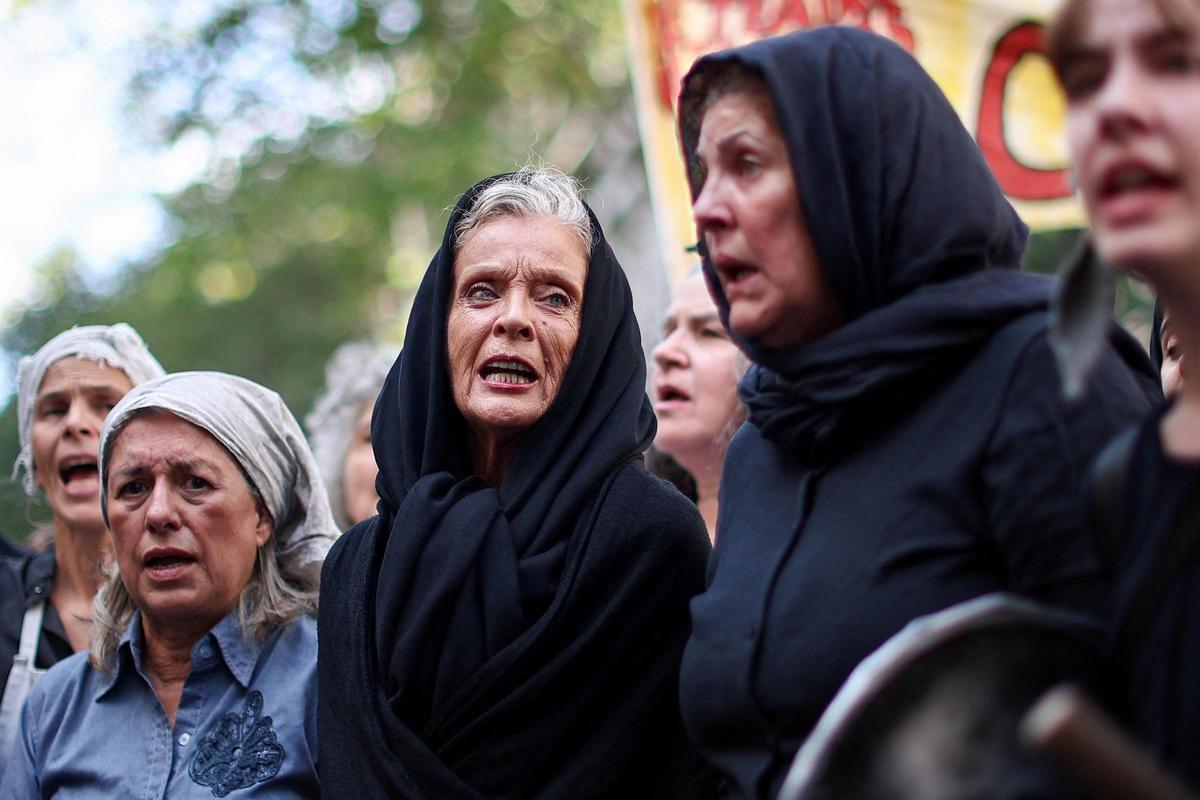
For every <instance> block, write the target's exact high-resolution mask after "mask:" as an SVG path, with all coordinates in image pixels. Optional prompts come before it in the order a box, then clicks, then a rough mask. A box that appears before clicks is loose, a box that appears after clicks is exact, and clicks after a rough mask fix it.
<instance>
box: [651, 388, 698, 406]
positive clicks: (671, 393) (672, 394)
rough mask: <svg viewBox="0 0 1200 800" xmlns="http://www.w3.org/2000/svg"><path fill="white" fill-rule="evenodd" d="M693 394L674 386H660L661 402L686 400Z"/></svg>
mask: <svg viewBox="0 0 1200 800" xmlns="http://www.w3.org/2000/svg"><path fill="white" fill-rule="evenodd" d="M691 399H692V398H691V396H690V395H689V394H688V393H687V392H684V391H682V390H680V389H676V388H675V387H674V386H660V387H659V388H658V400H659V402H661V403H670V402H684V401H687V400H691Z"/></svg>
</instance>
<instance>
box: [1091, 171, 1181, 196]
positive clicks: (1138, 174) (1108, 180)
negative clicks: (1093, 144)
mask: <svg viewBox="0 0 1200 800" xmlns="http://www.w3.org/2000/svg"><path fill="white" fill-rule="evenodd" d="M1177 185H1178V181H1177V180H1175V179H1174V178H1172V177H1170V176H1169V175H1164V174H1163V173H1161V172H1157V171H1155V170H1152V169H1148V168H1146V167H1143V166H1129V167H1125V168H1122V169H1116V170H1113V171H1112V172H1111V173H1110V174H1109V175H1108V176H1106V177H1105V179H1104V183H1103V184H1102V185H1101V187H1100V196H1101V197H1102V198H1104V199H1105V200H1108V199H1112V198H1116V197H1120V196H1122V195H1125V194H1129V193H1132V192H1139V191H1145V190H1147V189H1171V188H1174V187H1175V186H1177Z"/></svg>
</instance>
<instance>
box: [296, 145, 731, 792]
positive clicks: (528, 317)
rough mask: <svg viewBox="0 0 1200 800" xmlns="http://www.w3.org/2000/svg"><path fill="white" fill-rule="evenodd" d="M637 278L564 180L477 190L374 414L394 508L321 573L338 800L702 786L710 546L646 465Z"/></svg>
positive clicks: (428, 279)
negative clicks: (704, 592) (693, 717)
mask: <svg viewBox="0 0 1200 800" xmlns="http://www.w3.org/2000/svg"><path fill="white" fill-rule="evenodd" d="M645 376H646V373H645V362H644V358H643V356H642V351H641V343H640V337H639V334H638V328H637V323H636V321H635V319H634V316H633V306H632V302H631V298H630V293H629V287H628V284H627V282H626V280H625V276H624V274H623V273H622V271H621V268H620V266H619V264H618V263H617V260H616V258H615V257H614V256H613V253H612V251H611V250H610V249H609V246H608V244H607V242H606V241H605V239H604V236H603V234H602V232H601V231H600V227H599V225H598V223H597V222H596V220H595V218H594V217H593V216H592V214H591V213H590V211H589V210H588V209H587V207H586V206H585V205H584V204H583V202H582V200H581V199H580V196H579V190H578V187H577V186H576V184H575V183H574V182H572V181H571V180H570V179H568V178H566V177H565V176H562V175H561V174H558V173H554V172H550V171H546V170H540V169H527V170H522V171H520V172H518V173H514V174H510V175H504V176H499V177H496V178H491V179H488V180H485V181H482V182H481V183H479V184H477V185H476V186H474V187H473V188H472V189H470V190H469V191H468V192H467V193H466V194H465V195H464V196H463V197H462V199H461V200H460V201H459V203H458V205H457V207H456V208H455V210H454V212H453V213H452V215H451V217H450V221H449V224H448V225H447V228H446V235H445V239H444V241H443V243H442V247H441V249H440V250H439V251H438V253H437V255H435V256H434V259H433V261H432V263H431V264H430V266H429V270H428V272H427V273H426V275H425V279H424V281H423V282H422V284H421V288H420V289H419V290H418V293H417V297H416V299H415V301H414V303H413V311H412V316H411V317H410V319H409V324H408V332H407V335H406V338H405V343H404V349H403V351H402V352H401V354H400V357H399V359H398V360H397V361H396V364H395V366H394V367H393V368H392V371H391V373H390V374H389V376H388V378H387V381H386V382H385V384H384V388H383V392H382V394H381V395H380V398H379V401H378V402H377V404H376V409H375V416H374V421H373V424H372V430H371V438H372V442H373V444H374V448H375V457H376V460H377V462H378V464H379V469H380V477H379V483H378V486H379V493H380V498H381V501H380V510H381V513H380V515H379V516H377V517H375V518H373V519H371V520H368V521H366V522H364V523H362V524H360V525H359V526H357V527H355V528H353V529H352V530H351V531H350V532H349V533H347V534H346V535H345V536H344V537H343V538H342V539H341V541H340V542H339V544H338V545H337V546H336V547H335V549H334V551H333V552H332V553H331V555H330V558H329V559H328V561H326V566H325V570H324V572H323V576H322V586H323V587H324V595H323V597H322V603H321V617H320V622H319V633H320V648H321V653H322V658H321V661H320V713H319V723H320V733H321V765H320V769H321V783H322V789H323V792H324V793H325V794H326V796H331V797H351V796H353V797H403V798H436V799H437V800H444V799H446V800H449V799H451V798H502V797H503V798H540V797H545V798H551V797H553V798H561V797H668V798H670V797H704V796H711V795H712V794H713V792H714V790H715V783H713V781H712V779H711V778H710V776H709V773H707V771H706V770H705V769H704V768H703V766H702V764H703V762H702V761H701V759H700V757H699V756H698V754H696V753H695V751H694V750H693V748H692V746H691V745H690V743H689V742H688V741H687V737H686V734H685V732H684V730H683V723H682V720H681V718H680V713H679V706H678V691H677V674H678V667H679V659H680V657H681V653H682V650H683V645H684V642H685V641H686V638H687V630H688V617H687V603H688V601H689V599H690V598H691V597H692V596H693V595H695V594H696V593H698V592H699V591H701V589H702V588H703V574H704V568H705V561H706V558H707V555H708V540H707V537H706V534H705V528H704V523H703V521H702V520H701V518H700V516H699V514H698V513H697V511H696V508H695V507H694V506H693V505H691V504H690V503H688V502H687V501H686V500H685V499H684V498H683V497H682V496H681V495H679V494H678V493H676V492H674V491H673V490H671V489H670V488H669V487H667V485H666V484H665V483H664V482H662V481H660V480H659V479H657V478H655V477H653V476H651V475H649V474H648V473H647V472H646V470H645V468H644V467H643V464H642V455H641V454H642V452H643V451H644V450H645V449H646V448H647V447H648V446H649V444H650V441H651V439H652V438H653V436H654V415H653V412H652V411H651V407H650V402H649V400H648V398H647V397H646V394H645Z"/></svg>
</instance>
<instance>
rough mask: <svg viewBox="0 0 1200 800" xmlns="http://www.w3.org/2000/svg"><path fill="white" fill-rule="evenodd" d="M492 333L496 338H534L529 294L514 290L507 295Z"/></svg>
mask: <svg viewBox="0 0 1200 800" xmlns="http://www.w3.org/2000/svg"><path fill="white" fill-rule="evenodd" d="M492 333H493V334H494V335H496V336H512V337H517V338H521V339H532V338H533V319H532V314H531V309H530V298H529V294H528V293H527V292H525V291H522V290H512V291H509V292H507V293H506V294H505V297H504V300H503V305H502V306H501V308H500V313H499V315H498V316H497V317H496V323H495V325H493V326H492Z"/></svg>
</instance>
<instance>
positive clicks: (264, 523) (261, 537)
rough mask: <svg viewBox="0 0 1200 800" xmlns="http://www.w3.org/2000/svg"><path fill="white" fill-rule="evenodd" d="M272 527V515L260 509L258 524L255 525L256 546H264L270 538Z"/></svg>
mask: <svg viewBox="0 0 1200 800" xmlns="http://www.w3.org/2000/svg"><path fill="white" fill-rule="evenodd" d="M272 527H273V525H272V523H271V515H270V514H268V513H266V512H261V511H260V512H259V515H258V524H257V525H255V526H254V544H255V546H256V547H262V546H263V545H264V544H266V543H267V542H268V541H269V540H270V538H271V533H272V530H271V529H272Z"/></svg>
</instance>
